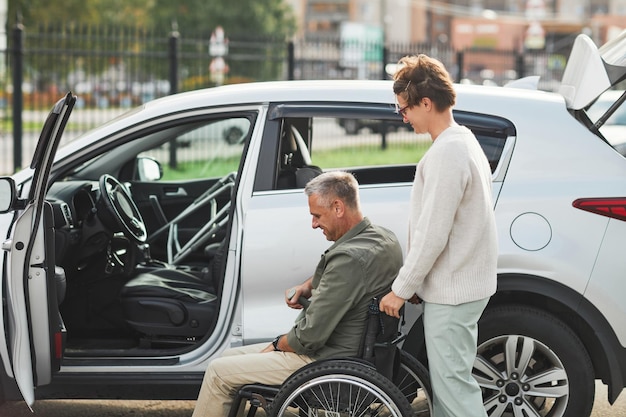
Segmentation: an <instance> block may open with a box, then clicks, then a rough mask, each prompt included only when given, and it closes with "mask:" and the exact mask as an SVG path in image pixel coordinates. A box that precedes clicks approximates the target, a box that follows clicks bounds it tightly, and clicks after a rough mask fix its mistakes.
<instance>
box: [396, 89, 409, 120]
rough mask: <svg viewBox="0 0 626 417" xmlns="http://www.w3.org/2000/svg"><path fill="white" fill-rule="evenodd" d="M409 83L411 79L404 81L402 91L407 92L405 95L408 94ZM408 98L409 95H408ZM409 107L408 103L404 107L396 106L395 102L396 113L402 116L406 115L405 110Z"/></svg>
mask: <svg viewBox="0 0 626 417" xmlns="http://www.w3.org/2000/svg"><path fill="white" fill-rule="evenodd" d="M410 85H411V80H409V82H408V83H406V87H404V92H405V93H406V94H407V96H408V95H409V86H410ZM409 99H410V97H409ZM409 107H411V105H410V104H407V105H406V106H404V107H400V106H398V103H396V114H399V115H401V116H402V117H406V111H407V110H408V109H409Z"/></svg>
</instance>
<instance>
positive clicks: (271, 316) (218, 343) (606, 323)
mask: <svg viewBox="0 0 626 417" xmlns="http://www.w3.org/2000/svg"><path fill="white" fill-rule="evenodd" d="M625 56H626V32H624V33H623V34H622V35H621V36H620V37H619V38H618V39H616V40H614V41H612V42H611V43H609V44H607V45H605V46H603V47H602V48H600V49H598V48H596V46H595V45H594V44H593V42H591V40H590V39H589V38H588V37H586V36H584V35H581V36H580V37H579V38H578V39H577V41H576V44H575V46H574V49H573V51H572V54H571V56H570V59H569V61H568V66H567V69H566V71H565V75H564V79H563V81H562V83H561V90H560V92H559V93H547V92H540V91H536V90H528V89H521V88H508V87H485V86H468V85H458V86H456V88H457V92H458V103H457V106H456V108H455V118H456V120H457V121H458V122H459V123H461V124H463V125H466V126H468V127H469V128H470V129H472V130H473V132H474V133H475V134H476V136H477V137H478V140H479V141H480V143H481V145H482V147H483V150H484V151H485V154H486V155H487V157H488V159H489V162H490V164H491V168H492V173H493V174H492V175H493V201H494V210H495V215H496V218H497V222H498V231H499V236H498V237H499V262H498V273H499V278H498V291H497V293H496V295H494V296H493V298H492V299H491V301H490V303H489V305H488V307H487V310H486V311H485V314H484V315H483V317H482V319H481V322H480V335H479V349H478V351H479V354H478V357H477V358H476V362H475V368H474V375H475V377H476V379H477V380H478V381H479V383H480V385H481V387H482V389H483V397H484V403H485V408H486V409H487V411H488V414H489V415H490V416H513V415H549V416H552V417H572V416H588V415H589V414H590V410H591V408H592V405H593V401H594V380H595V379H601V380H602V381H603V382H604V383H605V384H607V385H608V386H609V390H608V392H609V401H610V402H614V401H615V400H616V398H617V397H618V395H619V394H620V392H621V391H622V388H623V387H624V386H625V385H626V326H625V325H624V322H625V321H626V303H625V302H624V299H626V280H625V279H624V274H625V273H626V256H624V255H623V254H622V253H621V251H622V250H623V248H624V247H626V160H625V159H624V156H622V155H621V154H620V153H619V152H617V151H616V150H615V149H614V148H613V147H612V146H611V144H610V143H609V142H608V141H606V140H605V139H604V137H603V136H602V134H600V133H599V132H598V126H597V125H594V123H593V121H591V119H590V117H589V115H588V114H587V110H588V108H589V106H590V105H591V104H592V103H593V102H594V101H595V100H596V98H597V97H598V96H600V95H601V94H602V93H603V92H604V91H605V90H608V89H611V88H612V87H613V86H615V85H616V84H618V83H620V82H623V80H624V78H625V77H626V61H625V59H624V57H625ZM520 84H523V83H520ZM74 101H75V97H74V96H72V95H71V94H68V95H67V97H65V98H64V99H62V100H60V101H59V103H58V104H57V106H55V108H54V109H53V110H52V111H51V113H50V116H49V118H48V120H47V122H46V125H45V127H44V131H43V132H42V135H41V139H40V142H39V145H38V148H37V151H36V154H35V155H34V158H33V164H32V165H31V167H30V168H29V169H26V170H24V171H22V172H19V173H17V174H15V175H14V176H13V177H11V178H2V179H0V191H1V192H0V206H1V207H0V208H1V209H2V211H3V213H4V214H2V215H0V230H1V231H2V233H3V235H4V236H5V237H6V241H5V242H4V244H3V249H4V250H5V256H4V258H3V269H2V271H3V273H2V291H3V300H4V302H5V303H4V308H3V309H1V310H0V314H1V316H0V318H1V320H0V323H2V325H3V326H4V331H1V332H0V358H1V362H2V365H1V366H0V376H1V378H0V398H4V399H15V398H19V397H21V396H22V397H23V398H24V399H25V400H26V401H27V402H28V403H29V404H32V402H33V401H34V400H35V399H36V398H58V397H74V396H77V395H80V396H82V397H87V398H93V397H96V396H97V397H99V398H101V397H106V396H111V397H114V398H155V397H156V398H163V399H166V398H180V399H182V398H195V396H196V394H197V392H198V388H199V384H200V381H201V378H202V375H203V372H204V370H205V369H206V366H207V363H208V362H209V361H210V360H211V359H212V358H214V357H216V356H217V355H219V354H220V352H222V351H223V350H224V349H225V348H227V347H230V346H236V345H241V344H249V343H254V342H259V341H269V340H271V339H272V338H273V337H274V336H275V335H277V334H280V333H284V332H285V331H286V329H288V328H289V327H290V326H291V324H292V323H293V320H294V312H293V311H291V310H290V309H288V308H286V306H285V304H284V300H283V297H284V295H283V294H284V290H285V289H286V288H289V287H290V286H292V285H294V284H295V283H299V282H301V281H303V280H304V279H306V278H307V277H308V276H309V275H310V274H311V273H312V271H313V268H314V267H315V265H316V263H317V259H318V256H319V254H320V253H322V252H323V251H324V250H325V249H326V248H327V247H328V245H329V244H328V242H327V241H326V240H325V239H324V237H323V235H322V234H321V233H319V231H316V230H313V229H312V228H311V222H310V216H309V214H308V207H307V201H306V198H305V196H304V195H303V190H302V189H303V187H304V184H306V181H308V180H309V179H310V178H312V177H313V176H315V175H317V174H319V173H320V172H322V171H325V170H332V169H343V170H348V171H351V172H353V173H354V174H355V175H356V177H357V179H358V180H359V182H360V184H361V199H362V203H363V209H364V212H365V214H366V215H367V216H368V217H369V218H370V219H371V220H372V221H373V222H374V223H378V224H381V225H384V226H386V227H388V228H391V229H392V230H394V231H395V232H396V234H397V235H398V237H399V238H400V240H401V241H402V242H405V241H406V239H407V217H408V213H407V211H408V199H409V192H410V188H411V183H412V179H413V175H414V171H415V163H416V162H417V161H418V160H419V158H420V156H421V155H422V154H423V153H424V152H425V151H426V149H427V148H428V146H429V144H430V139H429V138H428V137H423V136H418V135H416V134H415V133H413V132H410V131H407V130H406V129H394V130H393V131H388V130H386V129H381V130H380V131H378V132H374V131H369V130H364V131H361V132H359V133H357V134H354V135H347V134H346V132H345V130H344V129H343V128H341V124H342V123H341V121H342V120H343V121H345V120H355V119H364V120H379V121H380V122H381V123H385V122H388V123H390V124H392V123H397V122H398V121H399V120H400V116H399V115H397V114H396V113H395V111H394V110H395V107H394V96H393V93H392V89H391V82H390V81H302V82H268V83H258V84H242V85H233V86H223V87H219V88H214V89H208V90H202V91H195V92H190V93H184V94H179V95H174V96H171V97H167V98H163V99H159V100H155V101H152V102H149V103H146V104H145V105H143V106H141V107H139V108H137V109H135V110H132V111H130V112H128V113H126V114H125V115H123V116H121V117H119V118H117V119H115V120H113V121H111V122H110V123H107V124H106V125H104V126H102V127H100V128H98V129H95V130H93V131H91V132H89V133H87V134H85V135H83V136H82V137H81V138H79V139H77V140H75V141H72V142H71V143H69V144H68V145H67V146H65V147H63V148H61V149H59V150H58V152H56V147H57V144H58V141H59V140H60V138H61V136H62V131H63V127H64V125H65V123H66V122H67V120H68V118H69V119H71V116H70V112H71V110H72V107H73V103H74ZM623 101H624V96H623V95H622V96H620V98H618V99H617V101H616V103H617V104H616V106H620V105H621V106H623ZM212 125H216V126H217V125H220V126H221V125H228V126H238V127H240V128H241V130H242V136H241V139H237V140H234V141H228V142H227V141H223V140H214V138H213V137H212V136H214V135H208V134H206V132H211V131H213V130H215V129H211V127H210V126H212ZM231 142H232V143H231ZM185 143H188V144H190V146H181V144H185ZM420 316H421V308H420V307H419V306H409V307H408V308H407V320H406V324H405V326H404V330H405V332H406V333H408V337H407V339H406V341H405V342H404V345H403V348H404V349H405V350H406V351H407V352H409V353H411V354H413V355H414V356H415V357H417V358H418V359H420V360H424V359H425V347H424V343H423V332H422V326H421V320H420ZM35 388H37V389H36V390H35Z"/></svg>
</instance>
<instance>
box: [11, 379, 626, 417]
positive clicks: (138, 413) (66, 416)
mask: <svg viewBox="0 0 626 417" xmlns="http://www.w3.org/2000/svg"><path fill="white" fill-rule="evenodd" d="M596 387H597V388H596V403H595V406H594V408H593V414H592V417H623V416H625V415H626V393H624V392H622V395H621V396H620V398H619V399H618V401H617V402H616V403H615V405H613V406H612V407H610V406H609V403H608V402H607V400H606V387H605V386H604V385H602V384H600V383H598V384H596ZM194 404H195V401H121V400H112V401H111V400H46V401H38V402H37V403H35V407H34V411H35V413H34V414H32V413H31V412H30V410H29V409H28V407H26V405H25V404H24V403H10V404H5V405H3V406H0V417H85V416H89V417H190V416H191V413H192V412H193V407H194Z"/></svg>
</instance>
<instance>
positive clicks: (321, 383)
mask: <svg viewBox="0 0 626 417" xmlns="http://www.w3.org/2000/svg"><path fill="white" fill-rule="evenodd" d="M412 415H413V412H412V410H411V405H410V404H409V403H408V401H407V400H406V397H405V396H404V394H403V393H402V391H400V389H399V388H398V387H396V386H395V385H394V384H393V382H391V381H389V380H388V379H387V378H385V377H383V376H382V375H381V374H379V373H378V372H376V369H375V368H373V367H372V366H370V365H367V364H364V363H361V362H357V361H353V360H345V361H344V360H329V361H321V362H313V363H312V364H310V365H307V366H305V367H304V368H302V369H300V370H299V371H297V372H296V373H294V374H293V375H292V376H290V377H289V378H288V379H287V380H286V381H285V383H284V384H283V385H282V386H281V388H280V390H279V391H278V393H277V394H276V397H275V398H274V400H273V402H272V406H271V408H270V416H272V417H289V416H327V417H361V416H362V417H375V416H385V417H387V416H390V417H410V416H412Z"/></svg>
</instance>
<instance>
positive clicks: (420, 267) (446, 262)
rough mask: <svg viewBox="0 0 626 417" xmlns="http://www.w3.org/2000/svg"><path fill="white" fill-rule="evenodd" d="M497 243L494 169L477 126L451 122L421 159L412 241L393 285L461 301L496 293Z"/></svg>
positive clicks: (433, 299)
mask: <svg viewBox="0 0 626 417" xmlns="http://www.w3.org/2000/svg"><path fill="white" fill-rule="evenodd" d="M497 259H498V244H497V236H496V223H495V216H494V212H493V201H492V195H491V169H490V167H489V163H488V161H487V158H486V157H485V154H484V152H483V151H482V149H481V147H480V145H479V144H478V141H477V140H476V138H475V137H474V135H473V134H472V132H471V131H470V130H469V129H467V128H466V127H463V126H452V127H450V128H448V129H446V130H445V131H444V132H442V133H441V134H440V135H439V136H438V137H437V139H436V140H435V141H434V142H433V144H432V146H431V148H430V149H429V150H428V151H427V152H426V154H425V155H424V157H423V158H422V159H421V161H420V162H419V163H418V164H417V168H416V172H415V180H414V182H413V188H412V191H411V200H410V213H409V246H408V253H407V256H406V259H405V261H404V265H403V266H402V268H401V269H400V271H399V273H398V276H397V277H396V279H395V281H394V283H393V286H392V290H393V292H394V293H395V294H396V295H398V296H400V297H402V298H405V299H409V298H411V297H412V296H413V294H417V295H418V296H419V297H420V298H421V299H422V300H424V301H426V302H430V303H437V304H451V305H457V304H462V303H466V302H470V301H476V300H480V299H483V298H486V297H488V296H491V295H493V294H494V293H495V290H496V268H497Z"/></svg>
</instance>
